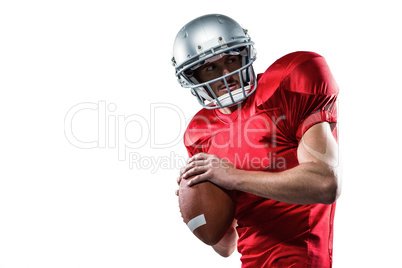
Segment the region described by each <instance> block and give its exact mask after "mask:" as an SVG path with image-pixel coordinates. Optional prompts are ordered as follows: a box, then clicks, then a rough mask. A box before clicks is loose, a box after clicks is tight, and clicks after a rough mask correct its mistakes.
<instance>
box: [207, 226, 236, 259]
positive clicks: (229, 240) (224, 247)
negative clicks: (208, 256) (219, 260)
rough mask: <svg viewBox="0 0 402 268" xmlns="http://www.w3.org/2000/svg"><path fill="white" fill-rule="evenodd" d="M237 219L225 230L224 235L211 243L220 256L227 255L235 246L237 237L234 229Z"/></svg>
mask: <svg viewBox="0 0 402 268" xmlns="http://www.w3.org/2000/svg"><path fill="white" fill-rule="evenodd" d="M236 226H237V221H236V220H234V221H233V224H232V226H230V227H229V229H228V230H227V231H226V234H225V236H224V237H223V238H222V239H221V241H219V242H218V244H216V245H213V246H212V248H213V249H214V250H215V251H216V252H217V253H218V254H219V255H221V256H222V257H229V256H230V255H232V253H233V251H234V250H235V249H236V247H237V239H238V238H239V236H238V234H237V231H236Z"/></svg>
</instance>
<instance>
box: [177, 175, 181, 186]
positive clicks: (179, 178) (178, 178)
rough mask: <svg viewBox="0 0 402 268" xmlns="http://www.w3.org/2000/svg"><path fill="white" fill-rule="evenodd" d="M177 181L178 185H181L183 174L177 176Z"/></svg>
mask: <svg viewBox="0 0 402 268" xmlns="http://www.w3.org/2000/svg"><path fill="white" fill-rule="evenodd" d="M176 181H177V184H178V185H180V182H181V176H179V177H177V179H176Z"/></svg>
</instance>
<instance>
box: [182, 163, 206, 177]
mask: <svg viewBox="0 0 402 268" xmlns="http://www.w3.org/2000/svg"><path fill="white" fill-rule="evenodd" d="M205 165H206V160H197V161H193V162H191V163H189V164H188V165H186V166H185V167H183V168H182V169H181V170H180V175H181V176H183V174H185V173H186V172H187V171H189V170H190V169H192V168H194V167H200V166H205Z"/></svg>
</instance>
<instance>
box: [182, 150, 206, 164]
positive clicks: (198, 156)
mask: <svg viewBox="0 0 402 268" xmlns="http://www.w3.org/2000/svg"><path fill="white" fill-rule="evenodd" d="M208 156H209V154H206V153H199V154H196V155H193V156H192V157H191V158H190V159H189V160H188V162H187V163H188V164H190V163H191V162H193V161H196V160H205V159H207V158H208Z"/></svg>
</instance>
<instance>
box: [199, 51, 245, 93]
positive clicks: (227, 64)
mask: <svg viewBox="0 0 402 268" xmlns="http://www.w3.org/2000/svg"><path fill="white" fill-rule="evenodd" d="M241 67H242V64H241V59H240V56H239V55H226V56H224V57H222V58H221V59H219V60H216V61H214V62H210V63H207V64H204V65H202V66H201V67H199V68H198V69H196V70H195V74H194V75H195V77H196V78H197V80H198V81H200V82H201V83H204V82H208V81H210V80H213V79H215V78H218V77H220V76H223V75H227V74H229V73H231V72H234V71H236V70H237V69H239V68H241ZM226 80H227V83H228V86H229V90H230V91H233V90H235V89H238V88H240V86H241V84H240V77H239V74H235V75H232V76H229V77H227V78H226ZM210 86H211V88H212V90H213V92H214V93H215V95H216V96H217V97H220V96H222V95H224V94H226V93H227V92H228V90H227V88H226V85H225V82H224V81H223V80H218V81H217V82H214V83H211V84H210ZM207 92H208V90H207Z"/></svg>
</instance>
